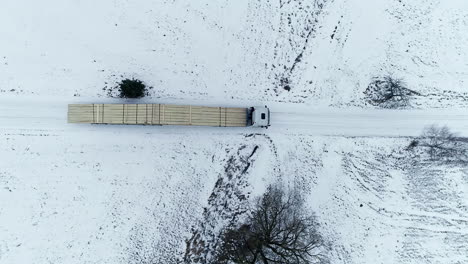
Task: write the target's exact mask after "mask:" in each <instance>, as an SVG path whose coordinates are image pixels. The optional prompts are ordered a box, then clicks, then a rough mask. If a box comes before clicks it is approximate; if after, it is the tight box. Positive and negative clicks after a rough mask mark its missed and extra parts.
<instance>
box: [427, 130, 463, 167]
mask: <svg viewBox="0 0 468 264" xmlns="http://www.w3.org/2000/svg"><path fill="white" fill-rule="evenodd" d="M418 145H419V146H422V147H425V148H427V153H428V154H429V157H430V159H431V160H438V159H444V160H446V161H449V160H460V159H464V158H466V147H465V144H464V142H463V140H462V139H461V138H458V137H457V136H456V134H455V133H453V132H451V131H450V129H449V128H448V127H447V126H442V127H439V126H437V125H430V126H428V127H426V128H425V129H424V131H423V133H422V134H421V139H420V142H419V143H418Z"/></svg>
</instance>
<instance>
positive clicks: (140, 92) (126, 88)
mask: <svg viewBox="0 0 468 264" xmlns="http://www.w3.org/2000/svg"><path fill="white" fill-rule="evenodd" d="M118 87H119V97H120V98H140V97H144V96H145V93H146V85H145V84H144V83H143V82H142V81H140V80H137V79H125V80H122V81H121V82H120V83H119V85H118Z"/></svg>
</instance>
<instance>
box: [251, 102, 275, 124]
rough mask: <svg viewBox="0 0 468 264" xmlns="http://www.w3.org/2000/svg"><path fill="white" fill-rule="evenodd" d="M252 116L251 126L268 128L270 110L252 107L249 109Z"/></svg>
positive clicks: (263, 107)
mask: <svg viewBox="0 0 468 264" xmlns="http://www.w3.org/2000/svg"><path fill="white" fill-rule="evenodd" d="M250 110H251V116H252V126H254V127H265V128H268V127H269V126H270V109H268V107H266V106H254V107H251V108H250Z"/></svg>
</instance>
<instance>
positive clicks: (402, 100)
mask: <svg viewBox="0 0 468 264" xmlns="http://www.w3.org/2000/svg"><path fill="white" fill-rule="evenodd" d="M364 94H365V95H367V97H368V99H369V102H370V103H371V104H373V105H378V106H381V107H384V108H398V107H405V106H408V105H409V99H410V97H411V96H412V95H420V94H419V93H418V92H416V91H413V90H410V89H408V88H407V86H406V84H405V82H404V81H403V80H401V79H398V78H394V77H392V76H384V77H376V78H374V79H373V80H372V82H371V83H370V84H369V86H368V87H367V89H366V91H365V92H364Z"/></svg>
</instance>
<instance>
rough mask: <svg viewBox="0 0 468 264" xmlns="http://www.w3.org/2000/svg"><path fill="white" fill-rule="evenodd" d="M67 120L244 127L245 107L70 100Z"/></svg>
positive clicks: (246, 120)
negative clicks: (78, 101)
mask: <svg viewBox="0 0 468 264" xmlns="http://www.w3.org/2000/svg"><path fill="white" fill-rule="evenodd" d="M68 122H69V123H91V124H127V125H187V126H218V127H245V126H248V125H249V122H251V120H249V111H248V109H247V108H231V107H228V108H226V107H206V106H190V105H164V104H71V105H69V106H68Z"/></svg>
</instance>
